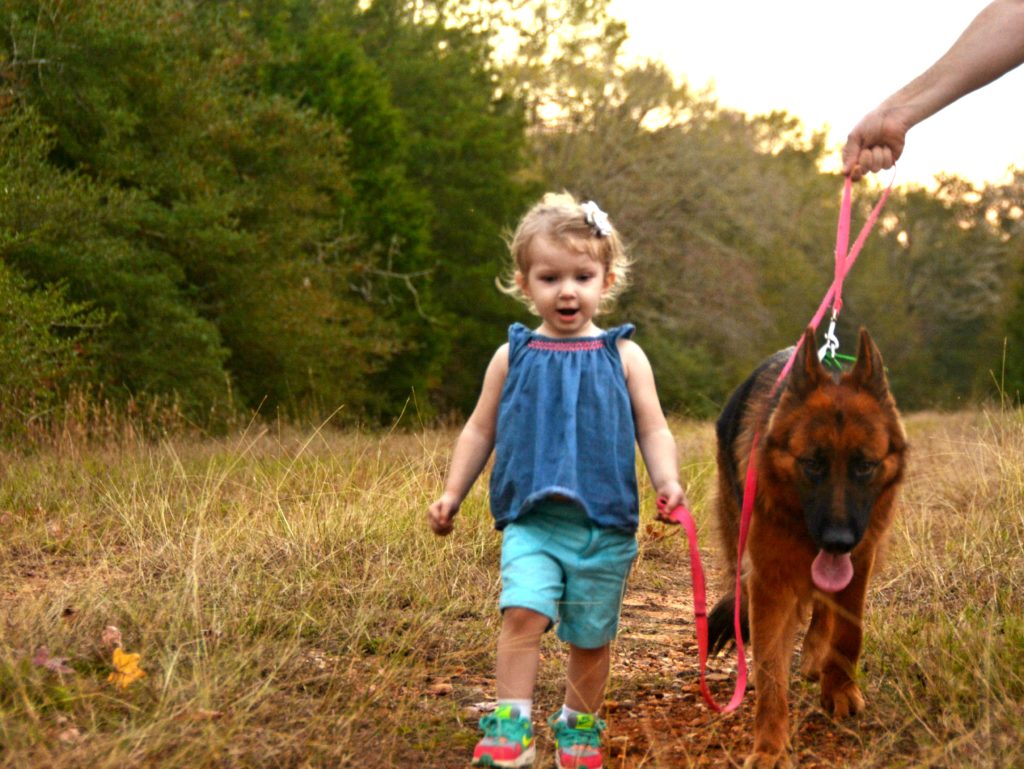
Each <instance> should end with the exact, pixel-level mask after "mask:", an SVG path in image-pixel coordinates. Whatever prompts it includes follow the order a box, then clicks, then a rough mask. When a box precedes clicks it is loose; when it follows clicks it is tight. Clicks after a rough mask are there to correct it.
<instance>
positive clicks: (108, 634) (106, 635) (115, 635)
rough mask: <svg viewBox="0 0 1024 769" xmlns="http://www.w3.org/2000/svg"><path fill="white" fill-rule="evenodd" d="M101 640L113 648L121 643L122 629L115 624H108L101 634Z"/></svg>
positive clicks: (109, 647)
mask: <svg viewBox="0 0 1024 769" xmlns="http://www.w3.org/2000/svg"><path fill="white" fill-rule="evenodd" d="M100 640H101V641H103V645H104V646H106V647H107V648H108V649H112V648H113V647H115V646H120V645H121V631H120V630H118V629H117V628H116V627H114V626H113V625H107V626H106V627H105V628H103V633H102V634H100Z"/></svg>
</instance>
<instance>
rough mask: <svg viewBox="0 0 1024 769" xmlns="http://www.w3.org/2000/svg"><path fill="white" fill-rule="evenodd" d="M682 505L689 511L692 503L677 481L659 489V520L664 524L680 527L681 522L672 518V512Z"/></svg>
mask: <svg viewBox="0 0 1024 769" xmlns="http://www.w3.org/2000/svg"><path fill="white" fill-rule="evenodd" d="M680 505H683V506H684V507H686V508H687V509H689V507H690V503H689V502H688V501H687V499H686V492H685V491H683V487H682V486H680V485H679V483H678V482H676V481H670V482H668V483H666V484H665V485H663V486H662V487H661V488H660V489H658V508H657V510H658V520H659V521H661V522H662V523H672V524H676V525H678V523H679V521H677V520H675V519H674V518H672V517H671V514H672V511H673V510H675V509H676V508H677V507H679V506H680Z"/></svg>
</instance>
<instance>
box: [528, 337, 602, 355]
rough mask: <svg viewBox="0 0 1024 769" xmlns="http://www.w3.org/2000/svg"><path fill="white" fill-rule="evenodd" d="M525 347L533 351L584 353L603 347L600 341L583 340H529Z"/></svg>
mask: <svg viewBox="0 0 1024 769" xmlns="http://www.w3.org/2000/svg"><path fill="white" fill-rule="evenodd" d="M526 346H527V347H531V348H533V349H534V350H554V351H559V352H584V351H586V350H600V349H601V348H602V347H604V340H602V339H584V340H579V341H570V340H566V341H564V342H554V341H545V340H543V339H531V340H530V341H529V342H527V343H526Z"/></svg>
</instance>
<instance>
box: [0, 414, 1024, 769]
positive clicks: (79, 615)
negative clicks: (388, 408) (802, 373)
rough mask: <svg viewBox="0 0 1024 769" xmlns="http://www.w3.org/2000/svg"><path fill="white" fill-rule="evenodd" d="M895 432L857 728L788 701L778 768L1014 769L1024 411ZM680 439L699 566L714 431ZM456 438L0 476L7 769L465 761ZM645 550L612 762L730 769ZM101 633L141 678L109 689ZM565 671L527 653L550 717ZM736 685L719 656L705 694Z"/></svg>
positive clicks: (479, 506) (665, 549)
mask: <svg viewBox="0 0 1024 769" xmlns="http://www.w3.org/2000/svg"><path fill="white" fill-rule="evenodd" d="M906 422H907V427H908V431H909V433H910V438H911V444H912V455H911V472H910V475H909V478H908V481H907V483H906V486H905V488H904V493H903V496H902V501H901V504H900V513H899V516H898V521H897V524H896V526H895V528H894V531H893V535H892V537H891V540H890V546H889V549H888V556H887V558H886V561H885V563H884V565H883V567H882V568H881V570H880V572H879V574H878V578H877V579H876V581H875V583H874V585H873V588H872V590H871V594H870V599H869V609H868V614H867V623H868V628H867V640H866V646H865V652H864V656H863V668H864V670H863V675H862V678H863V686H864V689H865V694H866V696H867V698H868V705H869V710H868V711H867V712H866V713H865V714H863V715H862V716H861V717H859V718H857V719H855V720H853V721H851V722H848V723H841V724H840V723H833V722H832V721H830V720H829V719H828V718H826V717H825V716H824V715H822V714H821V713H820V712H819V711H818V710H817V708H816V706H815V704H814V700H815V697H816V694H815V690H814V689H813V687H811V686H809V685H806V684H801V683H796V684H794V690H793V697H794V700H795V708H794V711H795V713H794V714H795V717H794V724H793V729H794V735H793V739H794V748H795V750H796V752H797V755H798V758H799V760H800V765H801V766H810V767H818V766H820V767H826V766H831V767H887V768H892V767H948V768H949V769H953V768H954V767H955V768H959V767H972V769H995V768H997V767H998V768H999V769H1003V768H1006V769H1009V768H1011V767H1022V766H1024V419H1022V415H1021V414H1020V413H1019V412H1005V413H1004V412H1000V411H998V410H997V411H994V412H971V413H962V414H951V415H947V414H916V415H910V416H908V417H907V420H906ZM675 427H676V431H677V437H678V440H679V443H680V447H681V456H682V461H683V464H684V473H685V477H686V482H687V484H688V488H689V493H690V499H691V501H692V502H693V504H694V508H695V512H696V514H697V516H698V518H699V519H700V524H701V532H702V547H703V550H704V553H705V562H706V563H707V564H708V565H709V566H710V567H711V568H712V570H714V569H715V568H716V567H715V564H716V562H720V561H719V554H718V553H716V552H715V548H714V545H715V540H714V537H713V536H712V534H711V531H710V526H709V524H708V521H707V519H706V516H707V513H708V509H709V504H708V503H709V501H710V500H709V494H710V490H711V488H712V487H713V485H714V484H713V480H714V467H713V461H712V451H713V447H712V431H711V426H710V424H707V423H682V422H679V423H676V425H675ZM453 439H454V433H453V432H451V431H445V430H423V431H420V432H394V433H385V434H380V433H368V432H359V431H346V432H341V431H334V430H331V429H325V430H317V431H309V432H308V433H301V432H297V431H293V430H288V429H283V428H282V429H273V428H255V427H250V428H249V429H247V430H241V431H239V432H238V433H237V434H236V435H234V436H232V437H231V438H226V439H210V438H199V437H188V436H179V437H170V438H167V439H165V440H163V441H142V440H138V439H135V438H133V437H130V436H129V437H124V436H123V435H122V437H119V438H110V439H107V440H103V441H86V440H81V439H55V440H54V441H52V442H51V445H49V446H47V447H44V448H39V449H36V450H33V451H32V452H31V453H7V454H5V455H3V456H2V457H0V459H2V468H3V480H2V484H0V765H2V766H4V767H17V768H18V769H28V768H29V767H32V768H33V769H34V768H36V767H57V768H60V769H63V768H69V767H89V768H90V769H113V768H115V767H190V768H195V769H206V768H209V769H213V768H214V767H217V768H226V767H347V766H351V767H366V768H378V767H379V768H382V769H383V768H388V769H390V768H391V767H461V766H464V765H465V764H466V756H467V755H468V753H469V751H470V750H471V747H472V745H473V743H474V742H475V740H476V732H475V722H476V719H477V718H478V717H479V714H480V712H481V711H484V710H486V708H487V704H488V701H489V697H490V696H491V694H492V686H491V682H492V679H491V667H492V664H493V646H494V642H495V639H496V631H497V617H496V610H495V606H496V597H497V593H498V588H499V583H498V570H497V562H498V552H499V546H500V541H499V537H498V535H496V534H495V532H494V531H493V530H492V527H491V523H490V519H489V515H488V513H487V509H486V494H485V488H484V485H483V484H479V483H478V484H477V486H476V487H475V488H474V490H473V492H472V494H471V496H470V498H469V499H468V500H467V502H466V504H465V505H464V507H463V511H462V513H461V514H460V519H459V520H458V524H457V528H456V531H455V533H454V534H453V535H452V536H451V537H448V538H447V539H438V538H435V537H434V536H433V535H432V534H430V532H429V531H428V529H427V527H426V525H425V520H424V510H425V507H426V505H427V503H428V501H430V500H431V499H432V498H433V496H434V495H435V494H436V493H437V492H438V490H439V487H440V483H441V479H442V474H443V470H444V465H445V462H446V459H447V456H448V452H449V451H450V447H451V443H452V440H453ZM644 505H645V508H644V509H645V513H646V515H647V516H648V520H650V517H651V516H652V510H653V500H652V499H651V497H650V494H649V493H647V494H646V496H645V498H644ZM640 540H641V554H640V558H639V560H638V563H637V567H636V569H635V570H634V576H633V578H632V582H631V588H630V593H629V595H628V597H627V605H626V610H625V614H624V622H623V633H622V636H621V638H620V640H619V641H618V642H617V647H616V653H615V662H614V666H613V675H612V681H611V684H610V686H609V691H608V706H607V720H608V722H609V745H610V746H611V753H612V756H611V758H610V761H609V765H610V766H612V767H613V769H638V768H639V767H651V768H653V767H670V766H671V767H689V766H734V765H738V764H737V763H736V762H738V761H741V758H742V756H743V754H744V753H745V751H746V750H748V749H749V747H750V729H749V723H750V715H751V711H752V705H751V699H750V698H749V697H748V700H747V701H746V702H745V703H744V705H743V707H742V708H741V710H740V711H739V712H738V713H735V714H732V715H729V716H716V715H714V714H713V713H711V712H710V711H708V710H707V709H706V708H704V707H703V706H702V704H701V703H700V701H699V698H698V696H697V695H696V694H695V682H696V668H695V660H694V654H693V648H694V645H693V636H692V625H691V624H690V622H689V620H690V614H689V613H690V603H689V600H690V599H689V584H690V579H689V574H688V573H687V563H688V562H687V559H686V554H685V540H684V539H683V538H682V537H680V536H679V535H678V531H677V530H674V529H673V530H671V531H669V532H668V533H667V535H666V532H665V530H663V529H661V528H660V527H658V526H656V525H652V526H651V527H649V528H648V527H647V526H646V525H645V526H642V528H641V533H640ZM712 585H713V587H717V585H716V584H715V583H714V581H712ZM108 626H116V628H118V630H119V632H120V644H121V651H122V652H126V653H128V654H138V655H139V658H138V660H137V663H138V667H139V669H141V670H142V671H143V672H144V673H145V676H144V677H141V678H138V679H137V680H134V681H131V682H130V683H126V685H124V686H121V685H119V680H118V679H117V678H116V677H115V678H114V680H110V679H111V674H112V673H115V672H116V670H115V666H114V662H113V651H114V644H113V642H112V641H111V636H110V632H111V631H108V634H107V635H106V636H104V629H105V628H107V627H108ZM121 664H122V665H123V664H124V663H123V661H122V663H121ZM561 664H562V650H561V649H560V648H559V645H558V643H557V642H556V641H555V640H554V639H552V638H547V639H546V640H545V645H544V659H543V662H542V666H541V680H540V684H539V687H538V692H537V699H538V710H539V711H540V712H542V713H546V712H548V711H549V710H551V709H553V708H554V707H556V706H557V704H558V703H559V702H560V698H561V692H560V690H559V687H560V682H561ZM731 664H732V663H731V662H730V660H729V658H728V656H727V655H726V656H724V657H722V658H721V659H719V660H715V661H714V670H715V672H714V675H715V678H716V681H717V682H718V683H716V686H718V687H720V689H721V691H722V696H725V694H726V693H727V692H726V689H728V688H729V687H730V685H731V679H730V678H729V675H730V672H731ZM126 681H127V679H124V678H122V679H120V683H125V682H126ZM540 754H541V759H542V760H543V762H544V763H545V764H546V763H547V762H548V761H549V760H550V755H551V754H550V746H549V745H548V744H547V743H546V742H544V739H543V738H542V740H541V743H540Z"/></svg>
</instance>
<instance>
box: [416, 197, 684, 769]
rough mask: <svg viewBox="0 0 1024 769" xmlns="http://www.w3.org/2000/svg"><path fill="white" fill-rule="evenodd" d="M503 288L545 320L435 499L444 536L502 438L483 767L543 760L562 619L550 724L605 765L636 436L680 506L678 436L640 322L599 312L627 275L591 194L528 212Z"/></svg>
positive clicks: (501, 371)
mask: <svg viewBox="0 0 1024 769" xmlns="http://www.w3.org/2000/svg"><path fill="white" fill-rule="evenodd" d="M511 251H512V257H513V261H514V265H513V270H512V275H511V277H510V279H509V280H508V281H507V282H506V283H505V284H504V285H503V289H504V290H505V291H506V292H508V293H510V294H513V295H515V296H517V297H519V298H520V299H522V300H523V301H524V302H526V303H528V304H529V306H530V308H531V310H532V311H533V312H534V313H535V314H537V315H539V316H540V320H541V323H540V326H539V327H538V328H537V329H536V330H534V331H530V330H529V329H527V328H526V327H525V326H523V325H521V324H518V323H516V324H513V325H512V326H511V327H510V328H509V335H508V337H509V338H508V342H507V343H506V344H504V345H502V346H501V347H500V348H498V351H497V352H496V353H495V355H494V357H493V358H492V359H491V362H490V364H489V365H488V367H487V371H486V373H485V375H484V383H483V389H482V391H481V393H480V399H479V401H478V402H477V404H476V408H475V409H474V410H473V413H472V414H471V415H470V417H469V420H468V421H467V423H466V426H465V427H464V428H463V430H462V433H461V434H460V435H459V438H458V441H457V442H456V444H455V449H454V451H453V454H452V459H451V467H450V469H449V471H448V478H447V480H446V482H445V487H444V493H442V495H441V497H440V499H438V500H437V501H436V502H434V503H433V504H432V505H430V508H429V510H428V519H429V522H430V526H431V528H432V529H433V531H434V532H435V533H436V534H441V535H444V534H448V533H449V532H451V530H452V528H453V525H454V520H453V519H454V516H455V513H456V512H457V511H458V508H459V505H460V503H461V502H462V500H463V499H464V498H465V496H466V494H467V493H468V491H469V489H470V487H471V486H472V485H473V482H474V481H475V480H476V478H477V476H478V475H479V474H480V472H481V471H482V470H483V468H484V465H485V464H486V462H487V459H488V457H489V456H490V453H491V450H492V449H494V450H495V460H494V468H493V470H492V472H491V483H490V498H491V512H492V514H493V516H494V520H495V525H496V527H497V528H498V529H499V530H501V531H502V532H503V534H502V552H501V583H502V591H501V600H500V604H499V607H500V609H501V612H502V623H501V632H500V635H499V637H498V654H497V675H496V677H497V689H498V691H497V696H498V707H497V709H496V710H495V712H494V713H493V714H491V715H488V716H485V717H484V718H482V719H481V721H480V726H481V729H482V730H483V732H484V736H483V739H481V740H480V742H479V743H478V744H477V746H476V749H475V751H474V753H473V765H474V766H499V767H522V766H529V765H530V764H532V763H533V757H534V744H533V727H532V721H531V715H532V714H531V710H532V704H533V689H534V683H535V679H536V675H537V667H538V662H539V652H540V639H541V636H542V635H543V634H544V632H545V631H547V630H548V629H549V628H551V627H552V626H553V625H555V624H556V623H557V625H558V631H557V633H558V637H559V638H560V639H562V640H563V641H565V642H567V643H568V644H569V660H568V670H567V674H566V678H567V681H566V689H565V700H564V703H565V704H564V705H563V706H562V708H561V709H560V710H559V711H558V712H557V713H555V714H554V715H553V716H552V717H551V719H550V720H549V722H548V723H549V725H550V726H551V727H552V729H553V731H554V734H555V742H556V755H557V764H558V766H559V767H562V768H563V769H570V768H572V769H577V768H581V767H586V768H587V769H600V767H601V766H602V758H601V751H600V744H601V731H602V730H603V729H604V722H603V721H601V720H600V719H599V718H598V717H597V710H598V708H599V707H600V705H601V702H602V700H603V698H604V687H605V683H606V681H607V678H608V670H609V659H610V657H609V645H610V642H611V641H612V639H613V638H614V637H615V634H616V631H617V628H618V622H619V611H620V608H621V604H622V595H623V591H624V588H625V584H626V577H627V575H628V573H629V570H630V567H631V565H632V563H633V559H634V557H635V555H636V551H637V545H636V537H635V534H636V529H637V525H638V523H639V500H638V493H637V481H636V453H635V445H636V444H639V446H640V452H641V454H642V455H643V458H644V462H645V464H646V466H647V470H648V474H649V475H650V477H651V481H652V482H653V484H654V487H655V489H656V491H657V493H658V496H659V497H663V498H664V499H665V500H666V505H665V509H666V510H672V509H673V508H675V507H676V506H677V505H679V504H681V503H683V502H684V494H683V490H682V488H681V487H680V485H679V474H678V468H677V463H676V445H675V439H674V438H673V437H672V434H671V432H670V431H669V428H668V424H667V423H666V421H665V417H664V414H663V413H662V410H661V405H660V403H659V401H658V394H657V392H656V390H655V387H654V375H653V373H652V371H651V365H650V363H649V362H648V360H647V357H646V356H645V355H644V353H643V351H642V350H641V349H640V347H639V346H637V344H636V343H634V342H632V341H631V340H630V337H631V336H632V335H633V330H634V327H633V326H632V325H629V324H627V325H624V326H619V327H616V328H611V329H608V330H602V329H600V328H598V327H597V326H596V325H595V324H594V318H595V316H596V315H597V314H598V312H599V311H600V310H603V309H605V307H606V305H607V304H608V303H609V302H611V301H612V300H613V299H614V297H615V296H616V295H617V294H618V293H619V292H620V291H621V290H622V288H624V287H625V285H626V280H627V278H628V271H629V262H628V260H627V259H626V255H625V252H624V250H623V247H622V243H621V241H620V239H619V236H618V234H617V232H616V231H615V229H614V227H612V225H611V223H610V222H609V221H608V217H607V215H606V214H605V213H604V212H603V211H601V210H600V209H599V208H598V207H597V206H596V205H595V204H594V203H592V202H587V203H583V204H582V205H580V204H578V203H577V202H576V201H575V200H574V199H573V198H572V197H571V196H570V195H567V194H562V195H556V194H548V195H546V196H545V197H544V199H543V200H542V201H541V202H540V203H538V204H537V205H535V206H534V207H533V208H532V209H531V210H530V211H529V212H528V213H527V214H526V216H525V217H524V218H523V220H522V221H521V222H520V224H519V227H518V228H517V230H516V232H515V235H514V236H513V239H512V243H511Z"/></svg>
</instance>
